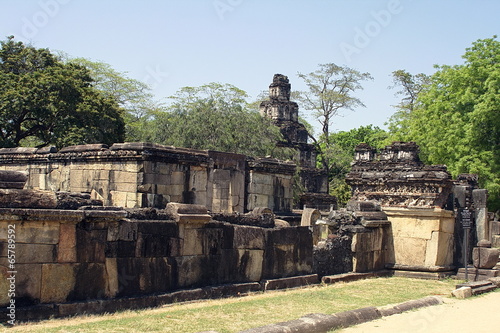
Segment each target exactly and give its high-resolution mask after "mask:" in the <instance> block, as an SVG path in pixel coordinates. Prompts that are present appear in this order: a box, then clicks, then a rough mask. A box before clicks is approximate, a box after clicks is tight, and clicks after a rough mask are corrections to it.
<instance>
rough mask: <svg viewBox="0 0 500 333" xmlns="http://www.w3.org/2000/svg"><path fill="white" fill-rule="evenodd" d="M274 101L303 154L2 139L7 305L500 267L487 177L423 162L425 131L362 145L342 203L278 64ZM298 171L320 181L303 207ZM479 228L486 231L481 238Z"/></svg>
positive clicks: (36, 306)
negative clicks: (293, 158)
mask: <svg viewBox="0 0 500 333" xmlns="http://www.w3.org/2000/svg"><path fill="white" fill-rule="evenodd" d="M261 112H262V114H263V115H264V116H267V117H270V118H271V119H272V120H273V121H274V123H275V124H276V125H277V126H280V128H281V129H282V132H283V134H284V138H285V141H284V142H281V143H279V144H280V145H283V146H287V147H289V148H293V149H295V150H296V151H297V154H298V156H299V159H298V162H297V164H298V165H297V164H295V163H293V162H283V161H279V160H276V159H271V158H255V157H250V156H245V155H239V154H232V153H224V152H217V151H203V150H194V149H186V148H178V147H170V146H163V145H157V144H151V143H117V144H114V145H112V146H111V147H108V146H106V145H101V144H97V145H82V146H72V147H65V148H62V149H61V150H59V151H58V150H56V149H55V148H42V149H37V148H3V149H0V306H1V307H2V310H0V313H2V315H3V314H4V313H6V312H5V311H7V310H6V309H7V308H6V306H7V305H8V304H11V303H12V300H13V299H14V301H15V304H16V306H17V310H18V314H19V318H21V320H30V319H41V318H48V317H50V316H69V315H74V314H77V313H99V312H110V311H115V310H119V309H128V308H143V307H152V306H159V305H163V304H167V303H172V302H176V301H186V300H194V299H200V298H213V297H223V296H227V295H238V294H245V293H248V292H252V291H265V290H269V289H277V288H286V287H294V286H299V285H304V284H314V283H318V282H319V279H320V278H322V280H323V281H324V282H325V283H329V282H333V281H338V280H339V279H343V278H344V275H342V274H343V273H352V274H353V275H351V276H360V275H359V274H361V276H368V275H370V274H372V275H405V276H413V277H421V278H441V277H445V276H452V275H454V274H456V273H457V270H458V274H461V272H460V269H461V267H464V266H465V265H470V266H471V269H472V271H471V278H472V279H483V278H487V277H490V276H498V275H499V274H498V272H500V270H499V269H498V264H497V262H498V249H496V248H494V247H499V245H498V244H499V242H500V222H498V221H496V220H495V221H493V218H492V217H491V215H490V214H488V212H487V209H486V198H487V193H486V191H485V190H482V189H479V188H478V186H477V177H476V176H474V175H461V176H459V177H458V179H456V180H453V179H452V178H451V176H450V174H449V173H448V172H447V170H446V167H445V166H441V165H434V166H427V165H424V164H423V163H422V162H421V161H420V160H419V157H418V146H417V145H416V144H415V143H412V142H407V143H404V142H395V143H393V144H392V145H390V146H387V147H385V148H384V149H382V150H381V151H380V152H378V151H376V150H375V149H373V148H371V147H370V146H368V145H366V144H362V145H359V146H358V147H357V148H356V153H355V159H354V162H353V166H352V170H351V172H350V173H349V174H348V175H347V177H346V182H347V183H348V184H349V185H350V186H351V187H352V198H351V200H350V201H349V203H348V205H347V207H345V208H341V209H337V207H336V203H335V199H334V198H332V197H330V196H328V194H327V193H326V181H327V178H326V174H325V173H324V172H323V171H321V170H318V169H316V168H315V159H316V151H315V150H314V147H313V146H312V145H310V144H308V143H307V131H306V130H305V128H304V127H303V125H301V124H300V123H299V122H298V113H297V112H298V107H297V104H296V103H294V102H291V101H290V84H289V81H288V78H287V77H286V76H283V75H280V74H276V75H275V76H274V79H273V82H272V84H271V85H270V100H269V101H265V102H263V103H262V104H261ZM298 166H299V169H298V168H297V167H298ZM297 170H299V173H298V175H299V177H298V178H297ZM294 182H299V183H300V187H301V188H304V189H305V192H304V193H302V195H301V196H300V200H299V204H298V205H296V206H295V207H294V193H293V192H294V186H295V185H297V184H295V183H294ZM294 208H295V209H294ZM464 211H465V212H467V213H471V212H472V213H471V214H469V215H467V216H472V218H471V221H469V222H471V223H470V224H464V220H463V218H460V216H465V215H464V214H463V212H464ZM464 228H465V229H467V228H470V233H469V238H470V239H468V240H469V244H478V246H477V248H475V249H472V246H471V248H470V249H469V252H465V251H464V248H463V247H462V243H463V241H464V237H465V236H464ZM12 235H13V236H14V237H13V236H12ZM465 240H467V237H466V238H465ZM9 246H10V247H9ZM9 250H11V251H14V253H15V255H14V256H13V258H12V257H11V256H10V255H11V252H9ZM465 256H467V257H468V258H469V259H470V260H468V261H467V262H465V261H466V260H465ZM495 258H496V259H495ZM471 264H472V265H471ZM13 272H15V273H13ZM363 274H367V275H363ZM13 275H14V280H15V282H11V281H12V280H8V279H12V276H13ZM370 276H371V275H370ZM12 286H14V288H15V298H11V297H10V296H8V295H9V292H8V291H9V290H10V288H12ZM2 311H3V312H2ZM4 317H5V316H4Z"/></svg>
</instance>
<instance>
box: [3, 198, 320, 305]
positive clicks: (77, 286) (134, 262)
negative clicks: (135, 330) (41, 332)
mask: <svg viewBox="0 0 500 333" xmlns="http://www.w3.org/2000/svg"><path fill="white" fill-rule="evenodd" d="M172 206H173V210H172V211H168V209H169V208H172ZM136 215H137V214H134V213H133V212H131V211H125V210H121V209H118V210H117V209H116V208H105V207H100V208H98V209H97V210H95V209H88V208H87V209H82V210H58V209H17V208H16V209H14V208H0V306H4V305H6V304H8V301H9V299H7V298H6V297H7V294H8V292H7V291H8V287H9V286H8V284H7V280H6V277H7V274H8V273H7V272H8V271H9V269H8V259H7V230H8V225H15V231H16V234H15V235H16V247H15V251H16V263H15V269H16V271H17V273H16V283H15V284H16V305H17V306H22V305H29V304H38V303H53V302H68V301H78V300H89V299H103V298H115V297H122V296H134V295H143V294H152V293H159V292H167V291H172V290H176V289H182V288H190V287H196V286H209V285H218V284H224V283H237V282H255V281H260V280H262V279H273V278H281V277H289V276H296V275H303V274H310V273H311V272H312V251H313V249H312V234H311V232H310V231H309V229H308V228H307V227H289V228H282V229H275V228H260V227H252V226H244V225H234V224H230V223H224V222H217V221H213V220H211V219H210V216H209V215H207V213H206V209H205V208H204V207H202V206H196V205H177V204H170V205H169V206H168V207H167V213H161V214H160V211H158V212H157V214H156V213H155V214H152V215H151V216H153V217H155V218H157V219H149V220H148V219H146V220H141V219H137V216H136ZM145 216H147V214H146V215H145ZM165 216H170V218H169V219H167V220H165V219H162V220H158V218H165Z"/></svg>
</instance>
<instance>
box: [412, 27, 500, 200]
mask: <svg viewBox="0 0 500 333" xmlns="http://www.w3.org/2000/svg"><path fill="white" fill-rule="evenodd" d="M463 58H464V60H465V62H464V64H463V65H456V66H437V72H436V73H435V74H434V75H433V76H432V77H431V82H430V84H429V85H428V86H427V87H426V88H425V89H424V90H423V91H422V92H420V93H419V97H418V102H419V104H418V107H417V108H416V109H414V110H413V112H412V113H411V114H410V117H409V119H408V124H409V127H408V135H407V136H406V137H405V139H406V140H412V141H416V142H417V143H418V144H419V145H420V149H421V152H422V154H421V157H422V158H423V159H424V161H426V162H427V163H430V164H446V165H447V166H448V170H449V171H450V172H451V173H452V175H453V176H457V175H458V174H460V173H475V174H478V175H479V180H480V185H481V186H482V187H484V188H486V189H488V192H489V198H490V201H489V205H490V209H500V42H498V41H497V40H496V36H494V37H493V38H489V39H482V40H477V41H476V42H474V43H473V45H472V47H470V48H467V49H466V52H465V54H464V55H463Z"/></svg>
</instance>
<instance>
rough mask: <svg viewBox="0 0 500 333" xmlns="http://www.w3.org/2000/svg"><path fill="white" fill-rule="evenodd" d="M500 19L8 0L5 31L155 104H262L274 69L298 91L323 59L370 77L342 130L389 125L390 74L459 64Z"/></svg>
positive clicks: (376, 0)
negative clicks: (221, 95) (114, 79)
mask: <svg viewBox="0 0 500 333" xmlns="http://www.w3.org/2000/svg"><path fill="white" fill-rule="evenodd" d="M499 13H500V1H498V0H476V1H472V0H469V1H463V0H462V1H461V0H442V1H441V0H434V1H430V0H428V1H425V0H413V1H412V0H365V1H361V0H307V1H306V0H300V1H299V0H182V1H181V0H141V1H140V0H0V32H1V34H2V35H3V36H2V39H5V37H6V36H9V35H14V36H15V37H16V39H17V40H21V41H23V42H30V43H32V44H33V45H34V46H36V47H40V48H49V49H51V50H52V51H54V52H56V51H64V52H65V53H68V54H69V55H71V56H74V57H85V58H89V59H92V60H100V61H104V62H106V63H109V64H110V65H111V66H112V67H113V68H115V69H116V70H118V71H123V72H128V75H129V77H131V78H134V79H138V80H141V81H144V82H146V83H148V84H150V85H151V86H152V87H153V88H154V94H155V96H156V98H157V99H158V100H162V99H164V98H166V97H168V96H170V95H172V94H174V93H175V92H176V91H177V90H178V89H179V88H181V87H184V86H199V85H202V84H205V83H209V82H220V83H230V84H233V85H235V86H237V87H239V88H241V89H243V90H245V91H247V92H248V93H249V94H250V95H251V96H252V98H256V97H257V95H258V94H259V92H260V91H262V90H266V89H267V87H268V86H269V84H270V83H271V81H272V77H273V75H274V74H275V73H280V74H284V75H287V76H288V77H289V79H290V82H291V84H292V89H293V90H302V89H304V85H303V84H302V81H301V79H299V78H298V77H297V72H301V73H308V72H312V71H314V70H316V69H317V65H318V64H322V63H331V62H332V63H336V64H338V65H346V66H349V67H352V68H354V69H357V70H359V71H361V72H368V73H370V74H371V75H372V76H373V77H374V80H373V81H371V82H364V83H363V86H364V90H363V91H361V92H359V93H358V94H357V95H356V96H357V97H359V98H360V99H361V100H362V101H363V102H364V103H365V105H366V108H359V109H357V110H355V111H354V112H352V111H346V112H344V116H343V117H339V118H336V119H335V124H334V125H333V126H332V129H333V130H335V131H336V130H350V129H352V128H356V127H359V126H361V125H368V124H374V125H376V126H380V127H383V126H384V123H385V122H386V121H387V119H388V118H389V117H390V116H391V114H392V113H393V112H394V108H393V107H392V106H391V105H394V104H395V103H397V99H395V97H394V93H395V91H394V90H389V89H388V86H390V85H391V83H392V79H391V73H392V72H393V71H395V70H397V69H405V70H407V71H409V72H411V73H413V74H417V73H426V74H432V73H433V72H434V67H433V66H434V64H441V65H443V64H446V65H455V64H461V63H462V59H461V56H462V55H463V54H464V52H465V48H467V47H470V46H471V44H472V42H473V41H475V40H477V39H483V38H490V37H492V36H493V35H495V34H498V33H499V32H500V19H499ZM308 119H310V118H308ZM311 123H312V124H313V125H316V124H314V122H313V121H312V120H311ZM316 126H317V125H316Z"/></svg>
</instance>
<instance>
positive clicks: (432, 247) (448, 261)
mask: <svg viewBox="0 0 500 333" xmlns="http://www.w3.org/2000/svg"><path fill="white" fill-rule="evenodd" d="M453 240H454V237H453V234H452V233H445V232H438V231H435V232H433V233H432V237H431V239H430V240H429V241H427V247H426V251H425V265H426V266H451V265H452V263H453V246H454V244H453Z"/></svg>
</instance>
